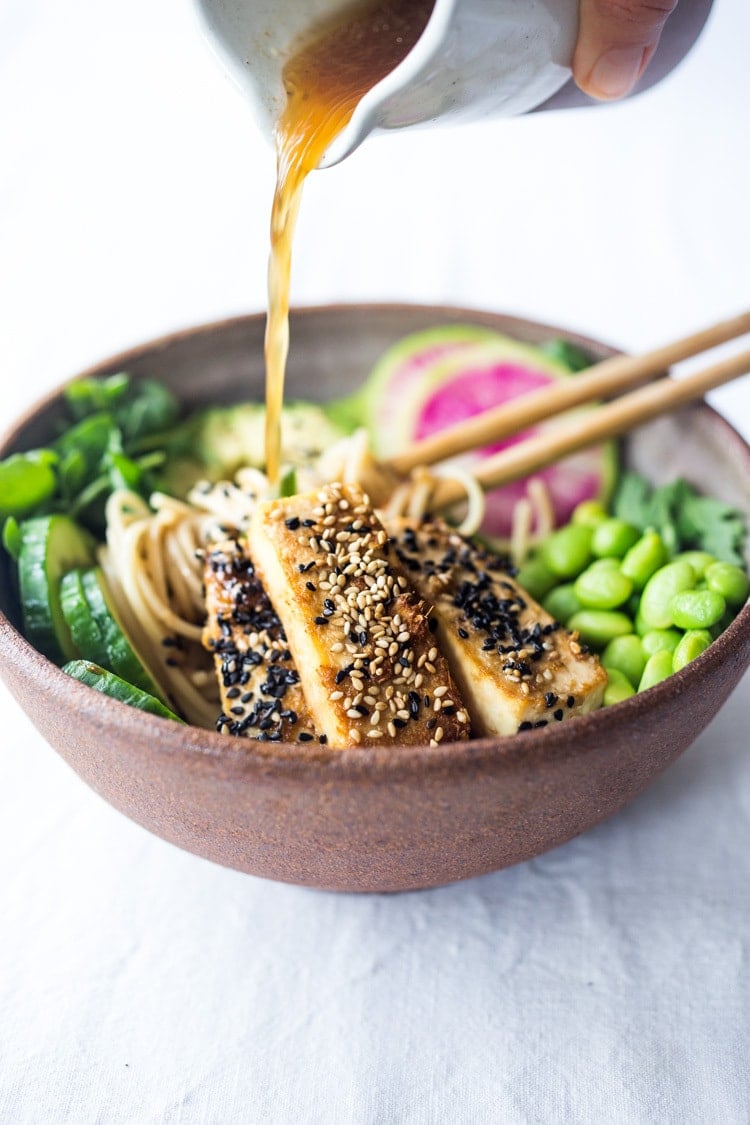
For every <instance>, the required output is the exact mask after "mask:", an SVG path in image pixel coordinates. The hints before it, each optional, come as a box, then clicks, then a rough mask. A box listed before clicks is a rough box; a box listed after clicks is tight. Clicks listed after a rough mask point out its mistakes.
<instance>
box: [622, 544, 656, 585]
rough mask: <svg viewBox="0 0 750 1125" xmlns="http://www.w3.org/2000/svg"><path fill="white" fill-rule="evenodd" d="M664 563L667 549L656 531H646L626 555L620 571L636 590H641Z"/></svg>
mask: <svg viewBox="0 0 750 1125" xmlns="http://www.w3.org/2000/svg"><path fill="white" fill-rule="evenodd" d="M666 561H667V549H666V547H665V546H664V542H663V540H662V537H661V535H659V533H658V532H656V531H646V532H644V534H643V535H642V536H641V538H640V539H639V540H638V542H637V543H635V544H634V545H633V546H632V547H631V548H630V550H629V551H628V552H627V553H626V555H625V557H624V558H623V560H622V564H621V566H620V569H621V570H622V573H623V574H624V575H625V577H626V578H629V579H630V581H631V582H632V583H633V585H634V586H635V588H636V590H642V589H643V587H644V586H645V585H646V583H647V582H648V580H649V578H650V577H651V575H652V574H654V573H655V572H656V571H657V570H658V569H659V567H660V566H664V564H665V563H666Z"/></svg>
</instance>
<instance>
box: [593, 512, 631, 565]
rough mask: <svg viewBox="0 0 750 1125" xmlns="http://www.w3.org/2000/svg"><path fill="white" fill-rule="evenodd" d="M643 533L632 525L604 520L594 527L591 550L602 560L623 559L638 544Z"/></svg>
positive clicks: (614, 520) (612, 519)
mask: <svg viewBox="0 0 750 1125" xmlns="http://www.w3.org/2000/svg"><path fill="white" fill-rule="evenodd" d="M640 537H641V533H640V531H639V530H638V528H637V527H633V525H632V523H626V522H625V520H618V519H616V518H615V517H614V516H613V517H612V518H611V519H606V520H602V521H601V522H600V523H597V524H596V526H595V527H594V534H593V535H592V537H591V550H592V551H593V552H594V554H595V555H596V556H597V557H598V558H600V559H603V558H616V559H621V558H623V556H624V555H626V554H627V552H628V551H629V550H630V548H631V547H632V546H633V545H634V544H635V543H637V542H638V540H639V539H640Z"/></svg>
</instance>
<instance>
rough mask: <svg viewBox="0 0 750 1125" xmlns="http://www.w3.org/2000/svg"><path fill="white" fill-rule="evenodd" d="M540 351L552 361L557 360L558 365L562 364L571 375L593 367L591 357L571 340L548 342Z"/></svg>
mask: <svg viewBox="0 0 750 1125" xmlns="http://www.w3.org/2000/svg"><path fill="white" fill-rule="evenodd" d="M539 350H540V351H542V352H544V354H545V355H547V356H549V357H550V359H556V360H557V361H558V363H562V364H563V365H564V366H565V367H567V369H568V371H570V373H571V375H575V374H576V373H577V372H578V371H583V370H585V368H587V367H591V364H592V362H593V360H592V359H591V356H590V355H588V354H587V353H586V352H585V351H584V350H583V348H579V347H578V345H577V344H571V342H570V340H547V341H546V343H544V344H542V345H541V347H540V349H539Z"/></svg>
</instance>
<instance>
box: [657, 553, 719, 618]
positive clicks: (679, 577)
mask: <svg viewBox="0 0 750 1125" xmlns="http://www.w3.org/2000/svg"><path fill="white" fill-rule="evenodd" d="M693 586H695V571H694V570H693V568H692V566H691V565H690V563H686V562H685V561H684V559H681V560H679V561H678V562H671V563H667V565H666V566H662V567H660V568H659V570H657V571H656V572H655V573H654V574H652V575H651V577H650V578H649V580H648V582H647V583H646V586H645V588H644V590H643V594H642V596H641V608H640V615H641V617H642V618H643V620H644V621H645V622H646V624H647V625H650V626H651V628H652V629H668V628H669V627H670V625H674V623H675V622H674V619H673V617H672V610H671V603H672V598H673V597H674V596H675V594H679V593H681V592H682V591H683V590H692V588H693ZM719 616H721V615H719ZM698 627H699V628H700V627H701V626H698Z"/></svg>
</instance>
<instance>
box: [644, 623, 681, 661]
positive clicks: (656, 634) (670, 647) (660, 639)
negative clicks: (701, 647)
mask: <svg viewBox="0 0 750 1125" xmlns="http://www.w3.org/2000/svg"><path fill="white" fill-rule="evenodd" d="M681 640H682V633H680V632H678V630H677V629H650V630H649V631H648V632H646V633H644V634H643V636H642V637H641V645H642V646H643V651H644V652H645V654H646V656H647V657H648V656H653V655H654V653H655V652H674V650H675V649H676V648H677V646H678V644H679V643H680V641H681Z"/></svg>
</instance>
